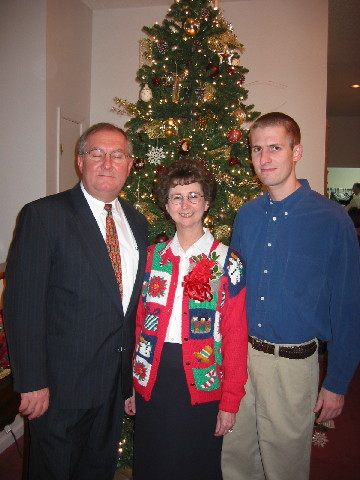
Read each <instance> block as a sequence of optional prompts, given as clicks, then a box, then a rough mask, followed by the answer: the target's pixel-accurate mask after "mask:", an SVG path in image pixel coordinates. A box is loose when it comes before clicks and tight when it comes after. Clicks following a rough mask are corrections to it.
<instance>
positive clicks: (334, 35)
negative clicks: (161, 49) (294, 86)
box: [82, 0, 360, 116]
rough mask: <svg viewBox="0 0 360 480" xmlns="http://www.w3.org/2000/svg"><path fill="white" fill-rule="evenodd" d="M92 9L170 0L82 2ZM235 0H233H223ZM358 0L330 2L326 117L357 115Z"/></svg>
mask: <svg viewBox="0 0 360 480" xmlns="http://www.w3.org/2000/svg"><path fill="white" fill-rule="evenodd" d="M82 1H83V3H85V4H86V5H88V6H89V7H90V8H91V9H92V10H98V9H107V8H124V7H146V6H147V7H149V6H152V5H168V6H170V4H171V3H172V0H82ZM226 1H230V2H231V1H233V2H234V1H236V0H226ZM359 24H360V1H358V0H329V41H328V86H327V115H328V116H360V88H357V89H354V88H350V87H349V85H352V84H354V83H357V84H360V35H359Z"/></svg>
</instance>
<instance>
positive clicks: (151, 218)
mask: <svg viewBox="0 0 360 480" xmlns="http://www.w3.org/2000/svg"><path fill="white" fill-rule="evenodd" d="M134 207H135V208H136V210H137V211H138V212H140V213H142V214H143V215H144V216H145V217H146V220H147V221H148V222H149V223H150V224H151V225H153V224H154V223H155V221H156V220H157V218H158V216H157V215H155V213H152V212H151V211H150V209H149V205H148V204H147V203H146V202H139V201H137V202H135V203H134Z"/></svg>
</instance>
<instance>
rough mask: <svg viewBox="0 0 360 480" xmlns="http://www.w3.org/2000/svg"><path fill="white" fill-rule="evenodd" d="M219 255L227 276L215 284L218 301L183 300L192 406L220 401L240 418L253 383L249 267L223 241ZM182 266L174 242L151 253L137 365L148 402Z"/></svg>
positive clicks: (217, 248) (137, 387)
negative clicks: (249, 359) (247, 304)
mask: <svg viewBox="0 0 360 480" xmlns="http://www.w3.org/2000/svg"><path fill="white" fill-rule="evenodd" d="M213 251H215V252H216V254H217V255H219V257H218V261H217V263H218V267H219V269H220V271H221V272H222V275H221V276H220V277H219V278H218V280H217V281H215V282H214V281H213V280H211V281H210V286H211V287H212V295H213V298H212V299H211V300H210V301H207V300H206V301H202V302H200V301H197V300H192V299H189V297H187V296H186V295H183V300H182V326H181V336H182V356H183V366H184V370H185V376H186V381H187V385H188V389H189V392H190V398H191V404H192V405H194V404H198V403H205V402H210V401H215V400H219V401H220V404H219V409H220V410H223V411H226V412H233V413H236V412H237V411H238V409H239V405H240V400H241V398H242V397H243V396H244V395H245V389H244V385H245V383H246V380H247V371H246V358H247V345H248V336H247V321H246V313H245V266H244V263H243V261H242V258H241V257H240V256H239V254H238V253H237V252H236V251H235V250H233V249H232V248H229V247H227V246H225V245H223V244H221V243H219V242H218V241H217V240H214V242H213V244H212V247H211V250H210V254H211V253H212V252H213ZM191 262H192V260H190V266H191ZM179 263H180V257H178V256H175V255H174V254H173V253H172V251H171V248H169V242H167V243H159V244H156V245H152V246H151V247H149V248H148V259H147V265H146V272H145V278H144V283H143V288H142V294H141V298H140V301H139V305H138V310H137V317H136V338H137V344H136V348H135V352H134V360H133V377H134V378H133V380H134V388H135V390H136V391H137V392H138V393H140V394H141V395H142V396H143V397H144V398H145V399H146V400H150V398H151V392H152V389H153V387H154V384H155V381H156V376H157V371H158V367H159V363H160V358H161V352H162V348H163V344H164V340H165V337H166V332H167V328H168V324H169V320H170V317H171V311H172V305H173V302H174V296H175V290H176V286H177V280H178V276H179ZM174 382H176V378H174Z"/></svg>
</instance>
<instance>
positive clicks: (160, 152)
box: [146, 147, 166, 165]
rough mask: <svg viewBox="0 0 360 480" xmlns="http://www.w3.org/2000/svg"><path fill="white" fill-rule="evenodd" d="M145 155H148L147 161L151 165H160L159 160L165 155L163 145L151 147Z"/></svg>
mask: <svg viewBox="0 0 360 480" xmlns="http://www.w3.org/2000/svg"><path fill="white" fill-rule="evenodd" d="M146 156H147V157H148V160H149V163H151V164H153V165H160V164H161V160H162V159H163V158H165V157H166V155H165V153H164V148H163V147H151V149H150V151H149V153H147V154H146Z"/></svg>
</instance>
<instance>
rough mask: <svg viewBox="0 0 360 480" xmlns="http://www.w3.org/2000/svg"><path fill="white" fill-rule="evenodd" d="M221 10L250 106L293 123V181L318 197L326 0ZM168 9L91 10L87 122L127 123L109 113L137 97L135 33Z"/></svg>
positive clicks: (279, 0) (276, 0)
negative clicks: (299, 147) (299, 143)
mask: <svg viewBox="0 0 360 480" xmlns="http://www.w3.org/2000/svg"><path fill="white" fill-rule="evenodd" d="M154 3H156V2H154ZM170 4H171V0H169V6H170ZM220 6H221V8H222V9H223V11H224V13H225V18H226V19H227V21H228V22H230V23H231V24H232V26H233V28H234V32H235V33H236V35H237V36H238V39H239V40H240V42H242V43H243V44H244V46H245V49H246V51H245V53H244V55H242V62H243V64H244V65H245V66H246V67H247V68H248V69H249V70H250V72H249V74H248V75H247V80H246V84H247V88H248V89H249V92H250V97H249V101H250V102H252V103H254V104H255V107H256V109H257V110H259V111H261V112H262V113H266V112H269V111H272V110H280V111H284V112H285V113H288V114H289V115H291V116H293V117H294V118H295V119H296V120H297V121H298V122H299V124H300V127H301V129H302V133H303V145H304V156H303V159H302V160H301V162H300V163H299V165H298V167H297V169H298V176H299V177H301V178H302V177H307V178H308V179H309V180H310V184H311V186H312V188H314V189H315V190H317V191H319V192H321V193H324V162H325V160H324V158H325V130H326V128H325V126H326V70H327V18H328V16H327V0H313V1H311V2H304V1H302V0H252V1H242V0H238V1H235V2H225V1H222V2H220ZM166 12H167V8H166V7H164V6H158V7H152V8H141V9H139V8H137V9H135V8H132V9H131V8H128V9H116V10H98V11H95V12H94V24H93V48H92V52H93V58H92V86H91V123H94V122H97V121H104V120H106V121H110V122H115V123H118V124H120V125H123V123H124V122H125V121H126V118H125V117H119V116H116V115H115V114H113V113H111V112H110V108H111V106H112V105H113V100H112V99H113V97H115V96H118V97H121V98H124V99H127V100H129V101H136V100H137V98H138V93H139V88H138V84H137V83H136V82H135V80H134V79H135V77H136V71H137V69H138V67H139V46H138V40H139V39H140V38H144V37H146V36H145V34H143V33H142V31H141V29H142V27H143V26H144V25H146V26H152V25H153V24H154V23H155V22H156V21H157V22H159V23H161V22H162V20H163V19H164V17H165V14H166Z"/></svg>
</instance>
